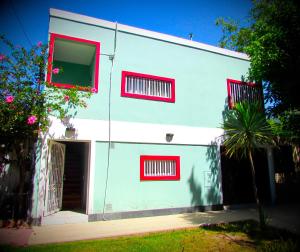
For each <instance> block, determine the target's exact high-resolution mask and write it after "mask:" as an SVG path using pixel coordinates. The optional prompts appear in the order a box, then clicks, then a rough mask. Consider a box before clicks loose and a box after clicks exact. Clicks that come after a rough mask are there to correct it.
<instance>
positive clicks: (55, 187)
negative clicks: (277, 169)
mask: <svg viewBox="0 0 300 252" xmlns="http://www.w3.org/2000/svg"><path fill="white" fill-rule="evenodd" d="M49 55H50V56H49V67H50V71H49V72H48V75H47V80H48V81H49V82H51V83H52V84H53V85H56V86H58V87H61V88H72V87H74V86H81V87H89V88H91V89H93V91H94V92H95V93H94V94H93V96H92V98H91V99H90V100H89V101H88V107H87V108H86V109H80V110H78V112H77V115H76V118H74V119H71V120H70V122H68V123H69V125H71V126H72V128H73V129H71V130H70V129H67V127H66V124H65V123H62V122H61V121H59V120H57V119H55V118H53V121H52V125H51V127H50V129H49V133H48V135H47V136H46V138H45V139H43V141H42V145H41V147H40V149H39V153H38V154H39V155H38V159H37V160H38V161H37V165H36V173H35V177H34V193H33V207H32V217H33V218H34V219H35V220H36V221H37V222H42V223H49V222H51V221H53V222H54V223H55V222H56V223H59V222H60V221H61V220H59V218H58V219H55V216H58V214H59V212H60V211H61V210H69V211H71V212H79V213H81V214H79V215H80V216H81V217H78V218H77V217H74V218H73V219H72V218H70V219H69V221H70V222H71V221H76V220H77V221H79V220H81V221H94V220H105V219H115V218H128V217H139V216H151V215H159V214H172V213H181V212H190V211H195V210H206V209H221V208H222V205H223V194H222V176H221V175H222V173H221V154H220V144H221V142H220V141H219V139H220V136H221V135H222V134H223V131H222V130H221V129H220V125H221V123H222V120H223V112H224V111H225V110H226V109H230V107H232V106H233V104H234V103H235V102H237V101H238V100H240V99H242V97H243V95H245V92H248V96H249V97H251V98H255V97H256V96H259V95H260V94H261V90H260V89H259V88H257V86H255V85H254V86H252V85H251V84H245V83H243V82H241V78H242V76H243V75H245V74H246V73H247V71H248V68H249V58H248V57H247V55H245V54H242V53H237V52H234V51H230V50H226V49H222V48H218V47H215V46H210V45H206V44H202V43H198V42H195V41H191V40H187V39H182V38H178V37H174V36H169V35H165V34H161V33H157V32H152V31H147V30H143V29H139V28H135V27H131V26H127V25H122V24H118V23H112V22H108V21H104V20H99V19H96V18H92V17H87V16H83V15H79V14H74V13H70V12H66V11H61V10H56V9H51V10H50V23H49ZM56 67H58V68H63V72H62V73H61V74H58V75H54V74H52V70H53V69H54V68H56ZM257 90H258V91H257ZM249 94H250V95H249ZM269 163H270V165H269V166H270V167H271V162H269ZM223 183H226V181H223ZM57 212H58V213H57ZM79 215H78V216H79ZM49 220H50V221H49ZM63 221H64V222H68V218H66V216H64V217H63Z"/></svg>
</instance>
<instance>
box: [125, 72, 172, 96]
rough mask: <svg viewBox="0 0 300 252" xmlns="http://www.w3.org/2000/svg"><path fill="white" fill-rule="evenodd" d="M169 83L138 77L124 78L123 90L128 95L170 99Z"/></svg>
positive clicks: (170, 87) (170, 85)
mask: <svg viewBox="0 0 300 252" xmlns="http://www.w3.org/2000/svg"><path fill="white" fill-rule="evenodd" d="M171 89H172V84H171V82H170V81H163V80H155V79H149V78H143V77H138V76H126V82H125V90H126V93H129V94H138V95H147V96H155V97H163V98H171V96H172V92H171Z"/></svg>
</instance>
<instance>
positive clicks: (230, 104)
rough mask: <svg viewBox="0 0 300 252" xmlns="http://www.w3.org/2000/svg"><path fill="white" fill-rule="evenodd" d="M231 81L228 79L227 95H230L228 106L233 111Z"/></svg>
mask: <svg viewBox="0 0 300 252" xmlns="http://www.w3.org/2000/svg"><path fill="white" fill-rule="evenodd" d="M230 81H231V80H230V79H227V94H228V106H229V108H230V109H232V107H233V104H232V98H231V88H230Z"/></svg>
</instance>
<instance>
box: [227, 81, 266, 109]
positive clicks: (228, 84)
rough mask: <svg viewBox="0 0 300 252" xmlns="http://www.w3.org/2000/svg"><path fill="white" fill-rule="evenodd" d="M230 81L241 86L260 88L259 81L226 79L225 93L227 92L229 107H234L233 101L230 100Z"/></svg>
mask: <svg viewBox="0 0 300 252" xmlns="http://www.w3.org/2000/svg"><path fill="white" fill-rule="evenodd" d="M230 83H234V84H238V85H241V86H249V87H253V88H261V87H262V85H261V84H260V83H254V82H245V81H239V80H233V79H227V94H228V106H229V109H232V108H233V107H234V104H233V101H232V95H231V94H232V92H231V87H230Z"/></svg>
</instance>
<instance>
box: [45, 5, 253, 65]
mask: <svg viewBox="0 0 300 252" xmlns="http://www.w3.org/2000/svg"><path fill="white" fill-rule="evenodd" d="M50 16H53V17H58V18H63V19H68V20H72V21H76V22H81V23H85V24H91V25H95V26H100V27H104V28H109V29H113V30H114V29H116V23H114V22H110V21H106V20H103V19H98V18H93V17H89V16H85V15H81V14H76V13H72V12H68V11H63V10H58V9H53V8H50ZM117 27H118V31H123V32H127V33H132V34H136V35H140V36H144V37H149V38H154V39H158V40H162V41H166V42H171V43H175V44H178V45H183V46H188V47H193V48H197V49H202V50H205V51H209V52H213V53H218V54H222V55H226V56H230V57H234V58H238V59H243V60H249V59H250V58H249V56H248V55H247V54H245V53H240V52H235V51H231V50H228V49H225V48H220V47H217V46H212V45H207V44H204V43H200V42H196V41H192V40H188V39H184V38H179V37H176V36H171V35H167V34H163V33H159V32H153V31H149V30H144V29H140V28H136V27H133V26H128V25H123V24H119V23H118V26H117Z"/></svg>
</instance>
